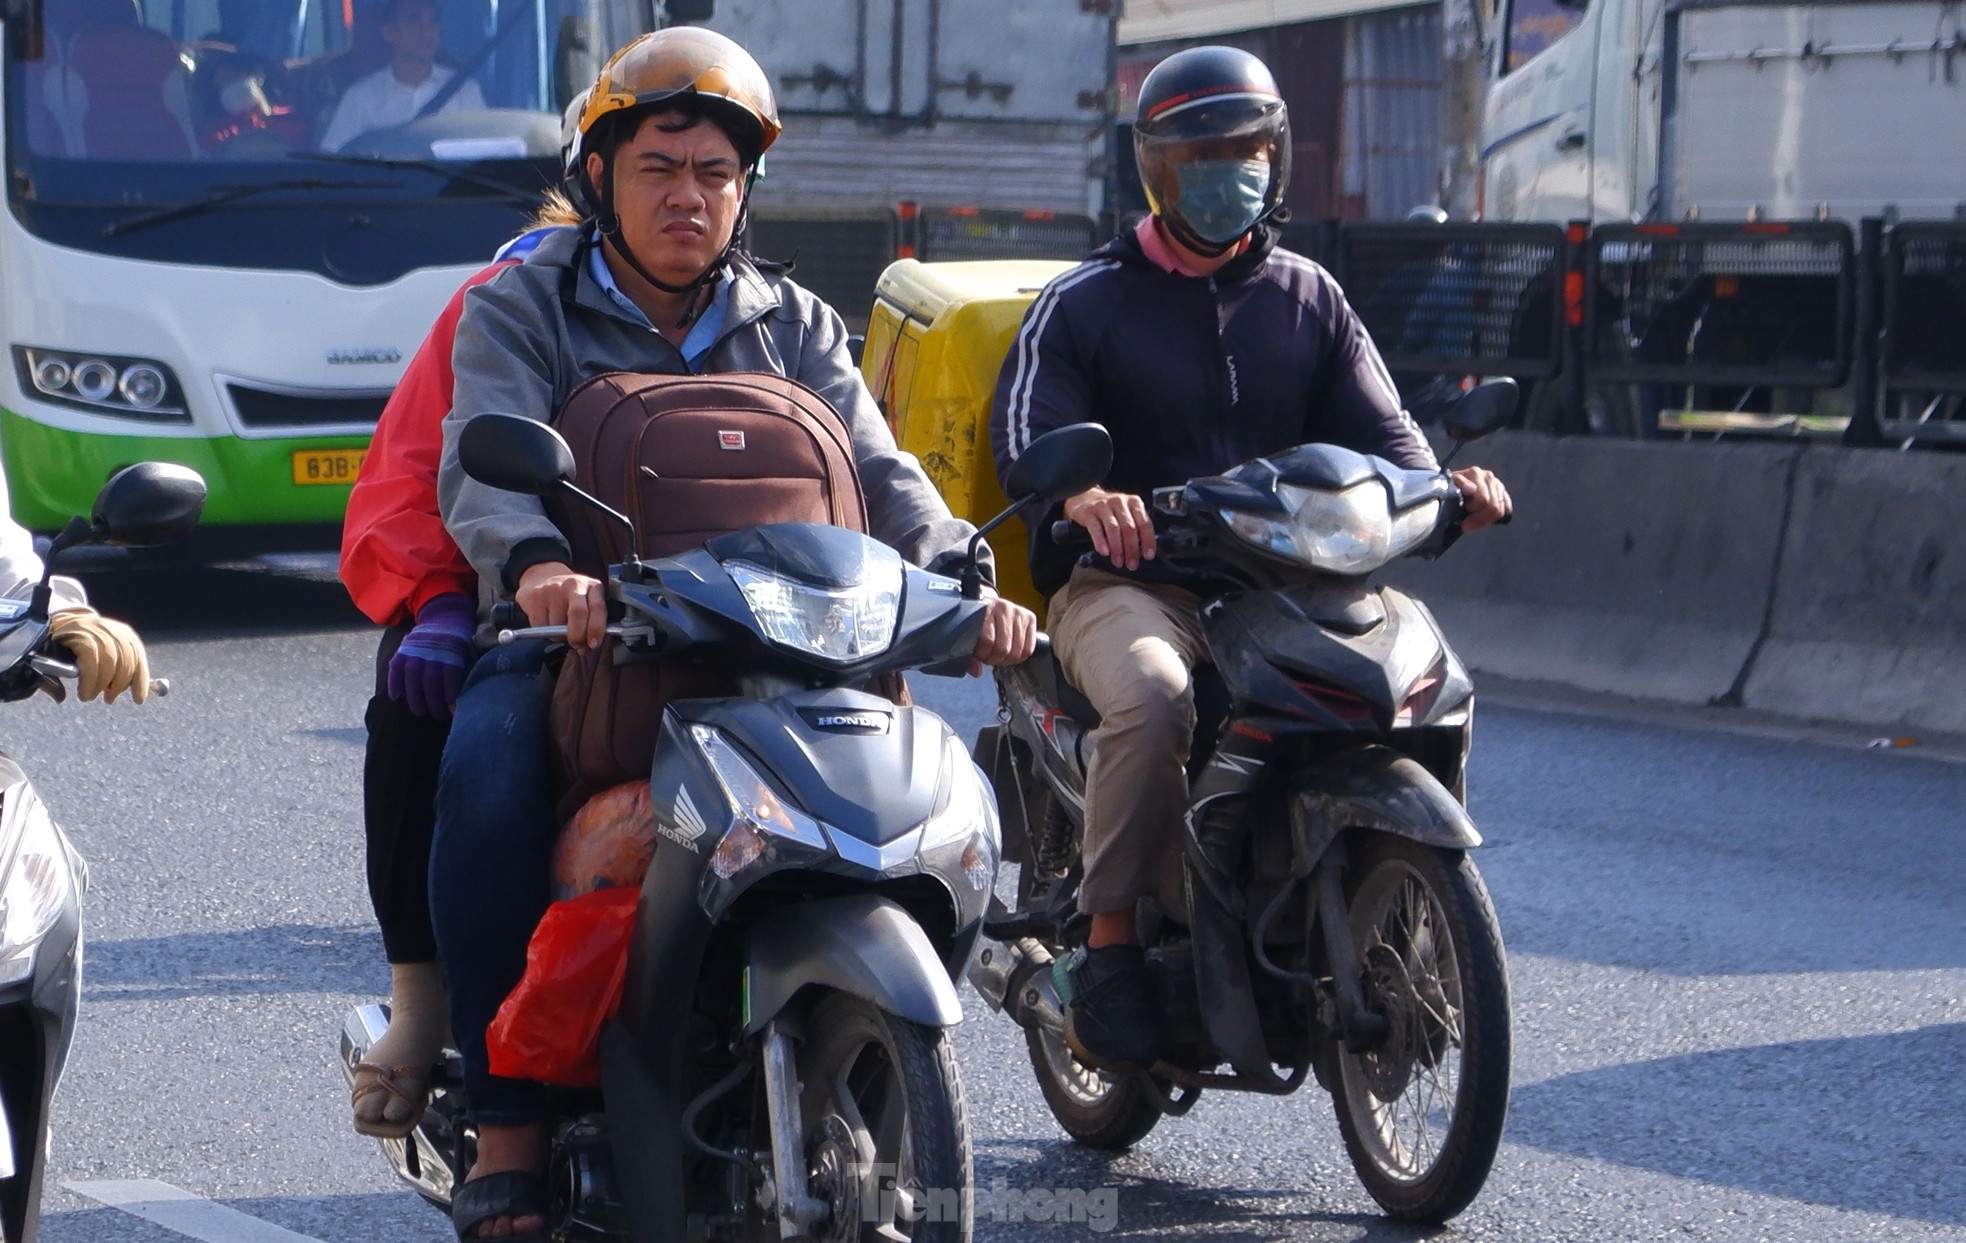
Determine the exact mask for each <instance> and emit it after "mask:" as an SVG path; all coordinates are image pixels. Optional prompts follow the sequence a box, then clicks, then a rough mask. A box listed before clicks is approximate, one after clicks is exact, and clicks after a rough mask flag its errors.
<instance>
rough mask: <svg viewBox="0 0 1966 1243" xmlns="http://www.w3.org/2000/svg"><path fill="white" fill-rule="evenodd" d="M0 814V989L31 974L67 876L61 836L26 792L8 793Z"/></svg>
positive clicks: (64, 894) (62, 899) (66, 889)
mask: <svg viewBox="0 0 1966 1243" xmlns="http://www.w3.org/2000/svg"><path fill="white" fill-rule="evenodd" d="M3 811H4V816H3V818H0V825H4V827H0V984H13V983H16V982H18V981H20V980H25V979H28V978H29V977H31V976H32V975H33V974H34V954H35V950H36V949H38V948H39V946H40V944H41V938H43V937H45V936H47V935H48V930H49V929H50V928H53V927H54V926H55V921H56V920H57V919H59V918H61V911H62V907H63V906H64V905H65V904H66V903H67V902H68V899H69V894H70V888H71V886H72V884H73V873H72V871H71V870H70V868H69V863H68V852H67V851H66V850H65V849H64V848H63V846H62V841H61V834H60V833H59V832H57V831H56V829H55V822H54V820H53V819H51V818H50V817H49V815H48V809H47V808H46V807H45V806H43V805H42V803H41V800H40V799H39V798H38V797H36V795H35V793H34V790H33V788H32V787H30V786H27V785H17V786H15V787H14V788H13V789H11V790H8V791H7V792H6V797H5V804H4V809H3ZM9 839H12V840H9Z"/></svg>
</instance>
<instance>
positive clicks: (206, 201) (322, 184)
mask: <svg viewBox="0 0 1966 1243" xmlns="http://www.w3.org/2000/svg"><path fill="white" fill-rule="evenodd" d="M401 186H402V183H401V182H399V181H330V180H328V179H326V178H324V177H293V178H288V179H286V180H284V181H255V182H251V183H249V184H245V185H236V186H215V187H213V189H212V191H211V192H210V193H209V194H207V195H205V197H203V198H200V199H193V200H191V201H190V202H189V203H172V204H171V205H169V206H168V207H159V208H156V209H154V210H152V211H146V212H139V213H137V214H136V215H134V216H126V217H124V218H123V219H121V220H118V221H115V222H113V223H111V224H108V225H105V226H103V230H102V235H103V236H104V237H122V236H123V235H124V234H126V233H135V232H137V231H138V230H140V229H147V228H149V227H150V226H151V225H154V224H164V223H166V222H168V221H172V220H182V219H183V218H185V217H186V216H199V215H203V214H204V213H206V212H208V211H213V210H216V209H217V208H220V207H223V206H225V205H226V204H227V203H236V202H237V201H239V200H240V199H246V198H251V197H253V196H254V195H256V194H265V193H267V192H268V191H271V190H393V189H398V188H400V187H401Z"/></svg>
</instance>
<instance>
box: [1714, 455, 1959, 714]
mask: <svg viewBox="0 0 1966 1243" xmlns="http://www.w3.org/2000/svg"><path fill="white" fill-rule="evenodd" d="M1774 591H1775V594H1774V606H1773V608H1772V609H1771V610H1770V625H1769V628H1768V637H1767V641H1766V642H1765V643H1764V644H1763V646H1762V648H1761V650H1760V652H1759V653H1758V654H1757V655H1756V657H1755V660H1754V663H1753V667H1752V668H1751V669H1750V670H1749V672H1748V676H1747V678H1746V684H1745V695H1744V700H1745V702H1746V704H1747V705H1748V706H1749V707H1752V708H1761V709H1766V710H1768V711H1772V712H1779V713H1782V714H1784V715H1788V716H1801V717H1817V718H1825V719H1831V720H1842V721H1859V722H1865V723H1869V724H1874V725H1879V726H1886V727H1890V728H1893V729H1907V730H1918V729H1925V730H1942V731H1945V732H1948V733H1966V457H1961V456H1959V455H1955V454H1941V453H1893V452H1888V451H1882V450H1856V449H1828V448H1822V449H1815V450H1811V451H1810V452H1808V453H1806V454H1804V455H1803V458H1802V460H1801V463H1800V470H1799V471H1798V473H1797V475H1796V482H1795V490H1794V500H1793V505H1792V507H1791V517H1790V519H1789V525H1788V531H1787V535H1786V538H1785V539H1784V541H1783V555H1782V565H1781V571H1780V573H1779V574H1778V576H1777V578H1776V582H1775V588H1774Z"/></svg>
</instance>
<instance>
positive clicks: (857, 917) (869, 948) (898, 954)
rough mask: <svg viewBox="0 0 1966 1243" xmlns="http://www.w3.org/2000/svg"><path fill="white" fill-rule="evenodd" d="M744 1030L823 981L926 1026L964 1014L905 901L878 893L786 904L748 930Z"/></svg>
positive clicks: (755, 1028)
mask: <svg viewBox="0 0 1966 1243" xmlns="http://www.w3.org/2000/svg"><path fill="white" fill-rule="evenodd" d="M749 941H750V945H749V951H748V954H747V957H746V962H747V966H746V968H745V990H744V1001H745V1007H744V1010H745V1013H744V1030H745V1032H746V1033H748V1034H756V1033H757V1032H760V1031H762V1030H764V1026H765V1024H767V1023H769V1022H771V1020H772V1019H774V1018H776V1017H777V1016H778V1014H779V1012H780V1011H782V1010H784V1009H785V1007H786V1006H787V1005H788V1004H790V1002H791V1000H792V998H793V997H794V996H795V995H797V993H798V992H799V990H801V989H803V988H805V987H806V986H807V985H812V984H817V985H820V986H822V987H825V988H832V989H838V990H839V991H840V992H843V993H851V994H852V995H853V996H855V997H858V998H860V999H862V1000H863V1001H867V1002H871V1003H872V1004H874V1005H876V1006H879V1007H880V1008H881V1009H883V1010H885V1011H887V1012H888V1013H890V1014H893V1015H897V1016H899V1017H901V1018H904V1019H907V1020H909V1021H910V1022H914V1023H920V1024H923V1025H924V1026H927V1027H950V1026H953V1025H954V1024H956V1023H960V1022H961V1021H962V1017H963V1011H962V1003H961V1002H960V1001H958V1000H957V999H956V986H955V984H954V982H953V981H951V980H950V979H949V970H948V967H947V966H946V965H945V964H944V963H943V961H942V958H941V956H940V955H939V954H937V953H936V952H935V946H933V945H932V944H930V943H929V939H928V934H927V933H925V932H923V931H922V929H921V925H919V924H917V923H916V922H915V920H914V917H913V916H911V915H909V914H908V912H907V911H905V910H903V909H902V908H901V906H900V905H899V904H897V903H895V902H893V901H891V900H889V899H887V898H882V897H876V896H874V895H872V894H854V895H852V896H849V897H841V898H827V899H824V900H821V901H818V902H803V903H799V904H798V905H795V906H788V907H783V908H781V909H779V910H776V911H773V912H772V913H771V914H769V915H767V916H765V917H764V918H763V919H761V920H759V921H758V923H757V926H756V927H754V928H753V929H752V930H751V933H750V938H749Z"/></svg>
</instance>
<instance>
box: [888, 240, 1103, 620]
mask: <svg viewBox="0 0 1966 1243" xmlns="http://www.w3.org/2000/svg"><path fill="white" fill-rule="evenodd" d="M1071 267H1072V265H1071V264H1069V263H1061V262H1055V261H1051V260H1035V259H1002V260H990V261H987V262H979V263H920V262H917V261H916V260H913V259H902V260H900V261H899V262H897V263H894V264H891V265H890V266H889V267H888V269H887V271H885V272H883V273H882V274H881V279H880V283H879V284H878V285H877V286H876V287H875V291H874V312H873V315H872V316H871V317H870V318H869V320H868V324H867V346H866V349H865V350H863V351H862V353H861V362H860V371H861V374H862V375H863V376H864V377H865V378H866V380H867V387H868V388H870V389H872V390H873V392H874V397H875V398H876V400H878V401H879V402H880V403H881V409H882V411H883V412H885V413H886V415H887V421H888V426H889V427H891V428H893V429H894V438H895V440H897V441H898V442H900V445H901V447H902V448H903V449H906V450H907V451H908V452H910V453H913V454H914V455H915V456H916V457H918V458H920V459H921V460H922V466H923V468H924V469H926V470H927V471H928V476H929V478H930V479H932V480H934V481H935V486H936V487H937V488H939V489H940V490H941V492H942V497H943V499H944V500H946V501H947V502H948V503H949V508H950V509H952V510H954V511H955V513H956V516H957V517H959V518H967V519H968V520H969V521H971V522H974V523H976V524H977V525H979V526H980V525H982V524H983V523H985V522H987V521H989V520H990V519H991V518H994V517H996V515H997V514H998V513H999V512H1001V511H1002V510H1003V508H1004V506H1006V505H1008V504H1009V503H1010V502H1009V501H1007V500H1006V499H1005V498H1004V494H1003V490H1002V489H1001V488H999V487H998V486H997V465H996V459H995V457H994V456H993V455H992V454H991V452H990V397H991V394H992V393H994V392H995V391H996V387H997V372H998V371H999V370H1000V369H1001V368H1002V367H1003V360H1004V356H1005V355H1006V354H1008V353H1009V352H1010V343H1011V340H1012V338H1014V337H1015V336H1016V335H1017V327H1018V325H1019V324H1020V323H1021V322H1022V321H1023V318H1024V309H1025V308H1026V307H1028V306H1029V305H1030V304H1031V300H1032V299H1034V298H1036V297H1037V296H1038V291H1039V290H1041V289H1043V288H1044V286H1045V283H1046V282H1047V281H1049V280H1051V278H1052V277H1054V276H1057V275H1058V274H1059V273H1060V272H1064V271H1068V270H1069V269H1070V268H1071ZM990 546H991V547H992V548H994V549H996V552H997V590H998V591H1000V592H1001V593H1002V594H1003V595H1004V596H1006V597H1007V598H1009V599H1012V600H1015V601H1017V602H1018V603H1020V604H1023V605H1026V606H1028V607H1030V608H1032V609H1037V610H1040V611H1042V609H1043V604H1044V602H1043V598H1042V597H1040V596H1039V595H1038V592H1037V588H1035V587H1033V586H1032V585H1031V571H1030V564H1029V561H1030V558H1029V552H1030V542H1029V535H1028V534H1027V533H1026V531H1025V529H1024V524H1023V523H1022V522H1021V521H1019V520H1018V519H1015V518H1013V519H1011V520H1010V521H1009V522H1006V523H1004V525H1002V526H1000V527H998V528H997V529H996V530H995V531H993V532H991V533H990Z"/></svg>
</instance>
